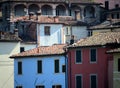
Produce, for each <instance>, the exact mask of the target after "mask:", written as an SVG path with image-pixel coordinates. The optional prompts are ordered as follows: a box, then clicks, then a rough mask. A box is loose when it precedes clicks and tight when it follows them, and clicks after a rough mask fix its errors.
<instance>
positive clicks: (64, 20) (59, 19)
mask: <svg viewBox="0 0 120 88" xmlns="http://www.w3.org/2000/svg"><path fill="white" fill-rule="evenodd" d="M17 21H26V22H31V21H32V22H37V23H58V24H65V25H85V26H86V25H88V24H87V23H85V22H82V21H76V20H75V19H74V18H73V17H71V16H43V15H41V16H38V18H37V17H36V16H35V15H34V16H33V17H31V19H29V16H21V17H16V18H13V19H11V22H17Z"/></svg>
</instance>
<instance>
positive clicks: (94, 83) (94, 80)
mask: <svg viewBox="0 0 120 88" xmlns="http://www.w3.org/2000/svg"><path fill="white" fill-rule="evenodd" d="M90 88H97V77H96V75H91V76H90Z"/></svg>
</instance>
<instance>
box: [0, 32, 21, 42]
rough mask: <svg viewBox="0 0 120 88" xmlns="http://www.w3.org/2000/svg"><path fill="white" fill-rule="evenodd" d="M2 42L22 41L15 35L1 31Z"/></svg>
mask: <svg viewBox="0 0 120 88" xmlns="http://www.w3.org/2000/svg"><path fill="white" fill-rule="evenodd" d="M0 41H21V39H20V38H19V37H18V36H16V35H15V34H13V33H9V32H2V31H0Z"/></svg>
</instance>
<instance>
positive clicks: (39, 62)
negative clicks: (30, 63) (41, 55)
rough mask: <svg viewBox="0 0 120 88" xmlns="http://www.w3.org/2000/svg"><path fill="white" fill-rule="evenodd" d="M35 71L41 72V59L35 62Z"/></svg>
mask: <svg viewBox="0 0 120 88" xmlns="http://www.w3.org/2000/svg"><path fill="white" fill-rule="evenodd" d="M37 72H38V73H42V61H41V60H39V61H38V62H37Z"/></svg>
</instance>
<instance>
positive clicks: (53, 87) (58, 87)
mask: <svg viewBox="0 0 120 88" xmlns="http://www.w3.org/2000/svg"><path fill="white" fill-rule="evenodd" d="M52 88H62V87H61V85H53V86H52Z"/></svg>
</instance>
